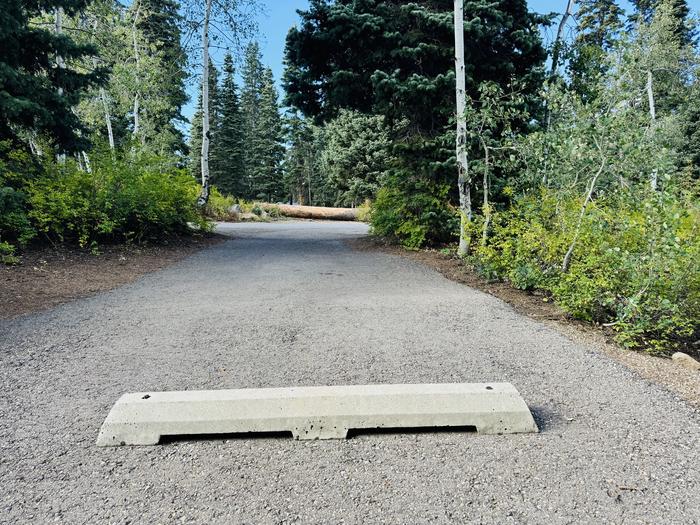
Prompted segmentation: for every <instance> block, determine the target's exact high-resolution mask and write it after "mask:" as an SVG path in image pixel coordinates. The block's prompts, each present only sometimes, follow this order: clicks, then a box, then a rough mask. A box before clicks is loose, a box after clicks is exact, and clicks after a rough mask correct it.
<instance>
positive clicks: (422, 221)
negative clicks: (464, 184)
mask: <svg viewBox="0 0 700 525" xmlns="http://www.w3.org/2000/svg"><path fill="white" fill-rule="evenodd" d="M405 186H406V185H405V184H404V185H403V187H401V188H399V187H396V186H393V185H389V184H388V185H387V186H385V187H383V188H381V189H380V190H379V191H378V192H377V200H376V201H375V202H374V204H373V206H372V212H371V214H370V223H371V229H372V233H373V234H375V235H379V236H381V237H387V238H390V239H394V240H397V241H398V242H400V243H401V244H402V245H403V246H405V247H406V248H411V249H416V248H420V247H421V246H423V245H424V244H426V243H428V242H431V243H441V242H450V241H452V240H454V238H455V234H456V232H457V231H458V228H459V218H458V214H457V212H456V211H455V210H454V209H452V208H451V207H450V206H449V205H448V204H447V194H448V192H449V188H448V187H447V186H446V185H435V184H429V183H425V182H424V181H419V180H418V181H415V183H414V184H413V188H410V189H408V188H406V187H405Z"/></svg>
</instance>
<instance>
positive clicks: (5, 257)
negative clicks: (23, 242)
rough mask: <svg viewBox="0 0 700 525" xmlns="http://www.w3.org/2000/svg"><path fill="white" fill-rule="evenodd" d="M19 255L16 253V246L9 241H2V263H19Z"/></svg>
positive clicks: (0, 252) (0, 256) (0, 257)
mask: <svg viewBox="0 0 700 525" xmlns="http://www.w3.org/2000/svg"><path fill="white" fill-rule="evenodd" d="M18 262H19V257H17V256H16V255H15V247H14V246H12V245H11V244H10V243H9V242H5V241H0V264H17V263H18Z"/></svg>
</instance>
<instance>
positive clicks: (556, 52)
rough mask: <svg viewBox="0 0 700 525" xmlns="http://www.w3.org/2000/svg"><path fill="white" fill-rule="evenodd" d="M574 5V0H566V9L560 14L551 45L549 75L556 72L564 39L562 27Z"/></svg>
mask: <svg viewBox="0 0 700 525" xmlns="http://www.w3.org/2000/svg"><path fill="white" fill-rule="evenodd" d="M574 5H576V0H568V2H567V4H566V10H565V11H564V14H563V15H562V16H561V20H560V21H559V28H558V29H557V36H556V38H555V39H554V45H553V46H552V69H551V70H550V73H549V76H550V77H554V75H556V74H557V68H558V67H559V57H560V56H561V48H562V45H563V42H562V41H563V40H564V29H565V28H566V22H568V20H569V17H570V16H571V15H572V14H573V11H574Z"/></svg>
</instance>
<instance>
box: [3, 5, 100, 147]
mask: <svg viewBox="0 0 700 525" xmlns="http://www.w3.org/2000/svg"><path fill="white" fill-rule="evenodd" d="M87 4H88V2H87V1H86V0H45V1H42V2H26V1H23V0H6V1H5V2H3V8H2V22H0V42H2V45H1V46H0V141H2V140H12V141H16V140H18V136H19V134H20V133H21V132H22V131H28V132H31V133H38V134H43V135H46V137H47V139H49V140H50V141H51V142H52V143H53V144H55V145H56V146H57V147H58V148H59V149H60V150H63V151H79V150H81V149H84V148H86V147H87V144H86V140H85V138H84V137H85V133H84V132H85V129H84V127H83V126H82V124H81V123H80V121H79V119H78V116H77V115H76V114H75V113H74V112H73V111H72V108H73V107H74V106H76V105H77V104H78V102H79V101H80V99H81V97H82V95H83V94H84V92H85V90H86V89H87V88H88V87H89V86H90V85H92V84H94V83H95V82H96V81H97V80H98V79H99V78H100V74H99V72H93V73H82V72H80V71H78V70H77V69H75V68H73V67H72V66H71V64H72V63H75V62H76V61H78V60H80V59H81V58H83V57H85V56H86V55H88V54H90V53H91V52H92V50H93V48H92V46H89V45H83V44H77V43H76V42H75V41H74V40H72V39H71V37H70V36H69V35H67V34H65V33H60V34H59V33H58V32H55V31H52V30H51V29H48V28H47V27H46V26H43V25H36V24H32V23H31V20H32V19H34V18H36V17H39V16H40V15H41V14H42V12H50V13H56V15H57V16H59V17H63V16H64V15H65V16H70V15H73V14H76V13H77V12H79V11H80V10H82V9H84V8H85V7H86V5H87ZM49 27H50V26H49ZM57 64H58V65H57Z"/></svg>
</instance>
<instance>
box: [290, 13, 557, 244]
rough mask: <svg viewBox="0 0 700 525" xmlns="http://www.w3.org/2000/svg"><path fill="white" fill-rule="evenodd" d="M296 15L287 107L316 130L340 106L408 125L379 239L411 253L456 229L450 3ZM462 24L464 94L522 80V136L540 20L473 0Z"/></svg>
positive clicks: (534, 86)
mask: <svg viewBox="0 0 700 525" xmlns="http://www.w3.org/2000/svg"><path fill="white" fill-rule="evenodd" d="M300 14H301V23H300V24H299V26H298V27H295V28H292V29H291V30H290V31H289V33H288V35H287V42H286V49H285V62H286V69H285V76H284V79H283V80H284V81H283V85H284V87H285V91H286V93H287V98H286V103H287V104H288V105H290V106H291V107H293V108H295V109H298V110H299V111H301V112H302V113H303V114H304V115H306V116H310V117H314V118H315V119H316V120H317V121H320V122H325V121H328V120H329V119H331V118H333V117H334V116H336V115H337V114H338V112H339V110H340V109H343V108H345V109H355V110H358V111H360V112H363V113H375V114H380V115H383V116H384V117H385V118H386V122H387V125H389V126H390V127H393V125H394V124H395V123H397V122H404V121H405V122H406V128H405V129H406V130H407V131H406V132H405V133H403V134H402V135H401V136H400V137H394V138H395V139H396V140H394V151H393V153H394V156H395V157H397V162H396V164H395V166H394V167H393V168H392V169H391V170H389V173H388V176H387V177H386V178H384V180H385V190H386V191H385V192H384V195H383V196H384V197H385V198H383V199H382V202H381V204H382V205H386V206H388V207H391V208H392V209H391V210H388V209H387V210H386V214H385V216H386V217H388V218H390V222H391V225H390V226H389V227H388V228H387V229H386V230H385V231H386V233H387V234H390V235H397V236H399V237H400V238H401V239H402V240H407V242H409V243H411V244H412V245H413V246H416V245H420V244H422V243H423V242H429V241H432V242H446V241H451V240H453V239H454V238H455V237H454V236H455V233H456V231H457V230H458V226H459V221H456V220H455V214H454V212H453V210H454V206H455V205H456V203H457V202H458V200H459V199H458V195H457V192H456V184H455V182H456V181H455V179H456V177H455V173H456V168H455V158H454V157H455V155H454V134H453V131H452V127H451V126H450V125H449V122H450V120H451V119H452V118H453V117H454V112H455V73H454V60H455V56H454V22H453V3H452V2H447V1H434V0H417V1H414V2H410V3H409V2H399V1H396V0H394V1H389V0H387V1H363V2H359V1H355V0H337V1H335V2H327V1H323V0H316V1H312V2H310V7H309V9H308V10H307V11H302V12H301V13H300ZM464 19H465V20H466V21H467V22H466V23H465V25H464V29H465V41H466V42H468V43H469V45H468V46H467V49H466V57H465V62H466V76H467V78H466V84H467V85H466V89H467V94H468V95H470V96H472V97H476V96H478V86H479V85H480V84H482V83H483V82H487V81H490V82H494V83H496V84H498V85H499V86H502V87H504V88H506V87H507V86H509V85H511V84H513V83H517V85H518V86H520V90H521V92H522V101H523V103H522V106H523V109H525V110H527V112H529V114H530V115H531V116H530V117H529V118H520V119H517V122H513V123H511V127H512V129H513V130H515V131H516V132H517V131H520V130H523V129H527V128H528V126H529V125H530V124H531V122H532V120H533V119H537V118H538V117H539V116H540V113H541V106H540V102H539V97H538V95H537V93H538V90H539V89H540V88H541V85H542V80H543V65H544V60H545V58H546V53H545V51H544V48H543V46H542V43H541V36H540V34H539V31H538V29H537V25H538V24H539V23H541V22H543V21H544V18H543V17H540V16H538V15H534V14H532V13H530V12H529V11H528V9H527V3H526V1H525V0H509V1H507V2H493V1H490V0H474V1H470V2H467V4H466V6H465V9H464ZM476 146H477V145H476V144H474V145H470V147H474V148H476ZM498 176H501V177H502V176H503V175H502V174H498ZM378 203H379V200H378ZM428 208H430V210H431V211H430V213H426V212H425V210H426V209H428Z"/></svg>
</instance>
